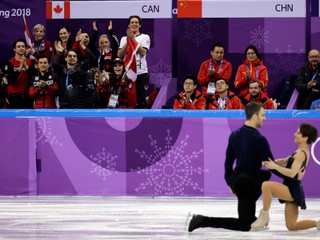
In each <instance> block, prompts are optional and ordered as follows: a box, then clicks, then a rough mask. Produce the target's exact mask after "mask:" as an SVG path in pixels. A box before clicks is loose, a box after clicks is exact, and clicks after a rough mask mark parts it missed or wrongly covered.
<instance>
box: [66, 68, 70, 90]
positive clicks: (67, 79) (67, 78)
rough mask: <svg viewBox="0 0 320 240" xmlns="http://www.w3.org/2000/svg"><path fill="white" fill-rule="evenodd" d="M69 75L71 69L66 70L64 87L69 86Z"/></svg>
mask: <svg viewBox="0 0 320 240" xmlns="http://www.w3.org/2000/svg"><path fill="white" fill-rule="evenodd" d="M70 73H71V69H68V71H67V77H66V87H68V86H69V75H70Z"/></svg>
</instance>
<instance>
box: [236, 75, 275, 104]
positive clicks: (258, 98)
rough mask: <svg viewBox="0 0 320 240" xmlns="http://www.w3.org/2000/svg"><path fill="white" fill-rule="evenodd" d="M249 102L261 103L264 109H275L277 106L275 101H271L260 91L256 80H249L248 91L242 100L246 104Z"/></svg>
mask: <svg viewBox="0 0 320 240" xmlns="http://www.w3.org/2000/svg"><path fill="white" fill-rule="evenodd" d="M249 102H257V103H262V104H263V107H264V109H277V107H278V104H277V103H276V101H273V100H272V99H270V98H268V97H267V96H266V95H265V94H264V93H263V92H261V87H260V82H259V81H258V80H251V81H250V82H249V93H248V94H247V96H246V97H245V98H244V99H243V100H242V103H243V105H244V106H246V105H247V104H248V103H249Z"/></svg>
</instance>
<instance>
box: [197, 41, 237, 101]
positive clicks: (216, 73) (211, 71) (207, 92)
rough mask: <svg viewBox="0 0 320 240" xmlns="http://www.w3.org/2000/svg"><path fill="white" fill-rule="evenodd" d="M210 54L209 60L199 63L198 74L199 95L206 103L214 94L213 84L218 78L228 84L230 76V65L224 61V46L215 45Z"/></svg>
mask: <svg viewBox="0 0 320 240" xmlns="http://www.w3.org/2000/svg"><path fill="white" fill-rule="evenodd" d="M210 54H211V58H209V59H207V60H206V61H204V62H203V63H201V66H200V69H199V72H198V82H199V85H200V86H201V90H202V92H201V93H202V95H203V96H204V97H205V98H206V100H207V103H208V99H209V98H210V96H212V95H214V94H215V86H214V82H215V81H216V80H217V79H219V78H224V79H226V80H227V81H228V82H229V81H230V78H231V74H232V65H231V64H230V63H229V62H228V61H227V60H225V59H224V46H223V45H222V44H221V43H215V44H214V45H213V46H212V49H211V51H210Z"/></svg>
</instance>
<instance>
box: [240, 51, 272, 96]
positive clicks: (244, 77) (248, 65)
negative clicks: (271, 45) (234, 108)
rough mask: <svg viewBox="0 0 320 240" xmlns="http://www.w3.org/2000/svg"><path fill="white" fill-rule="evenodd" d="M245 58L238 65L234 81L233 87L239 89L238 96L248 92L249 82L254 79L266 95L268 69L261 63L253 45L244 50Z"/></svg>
mask: <svg viewBox="0 0 320 240" xmlns="http://www.w3.org/2000/svg"><path fill="white" fill-rule="evenodd" d="M245 56H246V59H245V60H244V63H243V64H241V65H240V66H239V67H238V71H237V74H236V79H235V81H234V86H235V88H236V89H237V90H238V91H239V95H238V96H239V97H240V98H244V97H245V96H246V95H247V94H248V93H249V82H250V80H252V79H256V80H258V81H259V82H260V86H261V90H262V92H263V93H264V94H266V95H267V96H268V93H267V86H268V81H269V79H268V71H267V68H266V66H264V65H263V62H262V58H261V56H260V55H259V52H258V49H257V48H256V47H255V46H252V45H250V46H248V47H247V48H246V50H245Z"/></svg>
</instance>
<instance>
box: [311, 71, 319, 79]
mask: <svg viewBox="0 0 320 240" xmlns="http://www.w3.org/2000/svg"><path fill="white" fill-rule="evenodd" d="M318 72H319V68H318V69H317V71H316V72H315V73H314V74H313V77H312V79H311V81H313V79H315V78H316V76H317V75H318Z"/></svg>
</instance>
